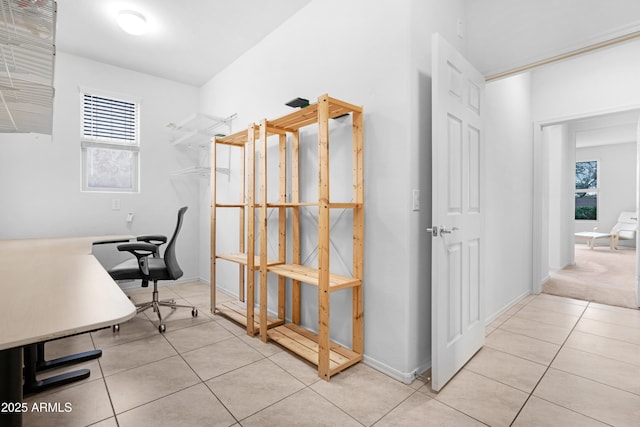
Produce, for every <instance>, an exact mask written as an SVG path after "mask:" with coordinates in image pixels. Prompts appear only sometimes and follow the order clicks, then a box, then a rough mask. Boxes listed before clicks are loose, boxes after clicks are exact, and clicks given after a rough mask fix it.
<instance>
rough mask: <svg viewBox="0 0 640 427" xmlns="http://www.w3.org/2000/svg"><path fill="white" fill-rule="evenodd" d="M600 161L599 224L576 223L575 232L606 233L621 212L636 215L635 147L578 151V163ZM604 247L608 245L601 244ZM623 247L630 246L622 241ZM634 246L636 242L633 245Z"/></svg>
mask: <svg viewBox="0 0 640 427" xmlns="http://www.w3.org/2000/svg"><path fill="white" fill-rule="evenodd" d="M589 160H598V161H599V176H598V181H599V183H598V185H599V192H598V220H597V221H576V222H575V229H574V230H575V231H591V230H592V229H593V227H598V230H599V231H601V232H603V233H606V232H608V231H609V230H611V227H613V225H614V224H615V223H616V222H617V219H618V215H620V212H622V211H634V210H635V205H636V185H635V183H636V143H635V142H629V143H625V144H610V145H600V146H595V147H584V148H577V149H576V161H577V162H580V161H589ZM600 243H602V244H607V243H606V242H605V241H601V242H600ZM620 243H621V244H630V242H628V241H621V242H620ZM632 243H633V242H632Z"/></svg>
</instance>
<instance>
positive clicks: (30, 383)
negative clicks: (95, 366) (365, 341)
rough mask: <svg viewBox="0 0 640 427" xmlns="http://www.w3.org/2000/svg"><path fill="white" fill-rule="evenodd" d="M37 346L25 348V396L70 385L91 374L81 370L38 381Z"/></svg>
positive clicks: (32, 345)
mask: <svg viewBox="0 0 640 427" xmlns="http://www.w3.org/2000/svg"><path fill="white" fill-rule="evenodd" d="M37 346H38V345H37V344H30V345H27V346H25V347H24V388H23V393H24V394H31V393H36V392H39V391H43V390H46V389H49V388H51V387H57V386H61V385H64V384H69V383H72V382H74V381H79V380H82V379H85V378H88V377H89V374H90V373H91V372H90V371H89V370H88V369H79V370H77V371H73V372H67V373H64V374H60V375H54V376H52V377H49V378H45V379H43V380H38V379H36V373H37V372H38V369H37V365H38V357H37Z"/></svg>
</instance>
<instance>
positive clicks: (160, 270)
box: [109, 257, 172, 280]
mask: <svg viewBox="0 0 640 427" xmlns="http://www.w3.org/2000/svg"><path fill="white" fill-rule="evenodd" d="M148 260H149V280H172V277H171V276H170V275H169V270H167V266H166V265H165V263H164V259H162V258H151V257H149V258H148ZM109 274H110V275H111V277H112V278H113V279H114V280H135V279H140V278H141V277H140V268H139V267H138V260H137V259H135V258H131V259H128V260H126V261H123V262H121V263H120V264H118V265H116V266H115V267H113V268H112V269H110V270H109Z"/></svg>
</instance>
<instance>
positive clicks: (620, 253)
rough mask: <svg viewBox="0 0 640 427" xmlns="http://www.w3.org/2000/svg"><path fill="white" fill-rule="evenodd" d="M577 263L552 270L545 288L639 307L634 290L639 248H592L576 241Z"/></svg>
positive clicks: (572, 296)
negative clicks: (636, 249) (613, 249)
mask: <svg viewBox="0 0 640 427" xmlns="http://www.w3.org/2000/svg"><path fill="white" fill-rule="evenodd" d="M575 250H576V252H575V253H576V257H575V260H576V264H575V265H574V266H570V267H566V268H563V269H562V270H559V271H556V272H554V273H551V279H550V280H549V281H548V282H547V283H545V284H544V285H542V292H544V293H546V294H553V295H560V296H564V297H570V298H576V299H581V300H586V301H593V302H599V303H602V304H609V305H617V306H621V307H630V308H637V307H636V304H635V301H636V296H635V290H634V275H635V258H636V251H635V249H632V248H623V249H620V250H617V251H612V250H611V249H609V247H608V246H599V247H598V246H597V247H596V248H595V249H593V250H591V249H589V247H588V246H587V245H584V244H576V246H575Z"/></svg>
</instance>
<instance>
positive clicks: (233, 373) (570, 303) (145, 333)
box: [24, 282, 640, 427]
mask: <svg viewBox="0 0 640 427" xmlns="http://www.w3.org/2000/svg"><path fill="white" fill-rule="evenodd" d="M129 293H130V295H131V296H132V298H133V299H134V300H146V299H148V297H149V295H148V294H149V291H147V290H135V291H133V292H129ZM161 295H162V297H163V298H169V297H173V298H176V299H177V300H179V301H180V302H187V301H188V302H189V303H191V304H195V305H196V306H198V308H199V311H200V314H199V316H198V317H197V318H192V317H191V312H190V310H186V309H182V310H177V311H175V312H173V313H172V314H171V315H170V316H167V321H166V324H167V332H166V333H165V334H160V333H159V332H158V330H157V326H156V325H155V324H154V322H156V319H155V318H154V317H153V315H154V313H153V312H151V311H148V312H146V313H144V314H139V315H138V316H136V318H134V319H133V320H131V321H129V322H127V323H125V324H122V325H121V327H120V332H118V333H115V334H114V333H112V331H111V330H110V329H106V330H101V331H98V332H94V333H91V334H84V335H80V336H76V337H71V338H66V339H64V340H58V341H54V342H51V343H48V344H47V347H46V348H47V356H48V357H49V358H53V357H57V356H59V355H64V354H70V353H75V352H78V351H81V350H85V349H92V348H101V349H103V356H102V358H100V359H99V360H94V361H91V362H89V363H87V364H85V366H86V367H88V368H90V369H91V376H90V377H89V378H88V379H87V380H85V381H83V382H79V383H75V384H71V385H68V386H66V387H63V388H57V389H54V390H51V391H49V392H45V393H40V394H36V395H33V396H29V397H27V399H26V401H27V402H28V404H29V405H30V407H32V405H33V404H34V403H36V404H40V403H42V402H50V403H54V404H55V403H60V404H61V407H62V408H64V405H65V404H66V403H69V404H71V411H70V412H64V411H61V412H57V413H53V412H50V411H49V412H40V413H39V412H28V413H26V414H25V418H24V425H25V426H51V425H59V426H65V427H67V426H87V425H96V426H105V427H107V426H109V427H112V426H125V427H126V426H136V427H139V426H176V425H180V426H185V427H186V426H298V425H299V426H309V425H313V426H363V425H364V426H371V425H375V426H431V425H441V426H467V425H469V426H473V425H490V426H507V425H513V426H598V425H600V426H602V425H616V426H632V425H633V426H637V425H639V424H638V423H639V422H640V421H639V420H640V311H638V310H630V309H623V308H618V307H611V306H606V305H601V304H594V303H587V302H584V301H579V300H573V299H568V298H562V297H557V296H552V295H545V294H542V295H537V296H533V295H532V296H529V297H527V298H525V299H524V300H523V301H521V302H520V303H519V304H517V305H516V306H514V307H512V308H511V309H510V310H509V311H508V312H507V313H505V314H504V315H502V316H500V317H499V318H498V319H497V320H495V321H494V322H493V323H491V324H490V325H488V326H487V340H486V345H485V346H484V348H483V349H482V350H480V351H479V352H478V354H476V356H475V357H474V358H473V359H472V360H471V361H470V362H469V363H468V364H467V365H466V366H465V367H464V368H463V369H462V370H461V371H460V372H459V373H458V374H457V375H456V376H455V377H454V378H453V379H452V380H451V381H450V382H449V384H447V386H446V387H445V388H444V389H443V390H441V391H440V393H434V392H433V391H432V390H431V387H430V385H429V383H425V382H424V381H423V380H421V379H416V380H415V381H414V382H413V383H412V384H410V385H406V384H402V383H400V382H398V381H395V380H393V379H391V378H389V377H388V376H386V375H383V374H381V373H380V372H378V371H376V370H374V369H372V368H369V367H367V366H366V365H364V364H359V365H356V366H353V367H351V368H349V369H347V370H346V371H344V372H342V373H340V374H339V375H336V376H335V377H333V378H332V379H331V381H330V382H324V381H322V380H320V379H319V378H318V377H317V375H316V371H315V368H314V367H312V366H310V365H308V364H306V363H304V362H302V361H301V360H300V359H298V358H297V357H296V356H293V355H291V354H289V353H288V352H286V351H283V350H282V349H281V348H280V347H278V346H277V345H275V344H272V343H269V344H263V343H262V342H260V340H259V339H257V338H250V337H248V336H247V335H246V334H245V332H244V330H243V329H242V328H240V327H239V326H237V325H235V324H234V323H232V322H230V321H228V320H226V319H224V318H222V317H220V316H214V315H211V314H210V313H209V309H208V308H209V291H208V287H207V286H206V285H204V284H201V283H195V282H194V283H185V284H179V285H170V286H165V287H162V288H161ZM220 298H228V297H225V296H224V295H220ZM169 311H170V310H167V311H166V314H167V315H168V314H169ZM163 312H164V310H163ZM79 367H81V366H79V365H76V366H74V367H72V369H78V368H79ZM47 375H48V374H47ZM50 408H51V407H50Z"/></svg>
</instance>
